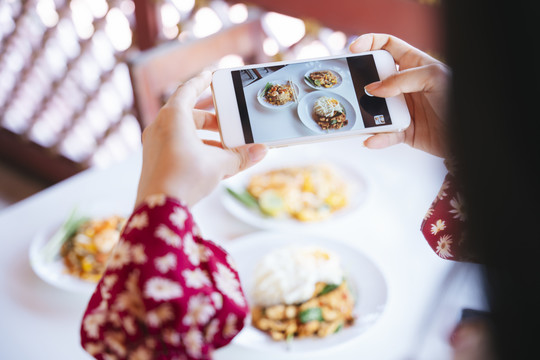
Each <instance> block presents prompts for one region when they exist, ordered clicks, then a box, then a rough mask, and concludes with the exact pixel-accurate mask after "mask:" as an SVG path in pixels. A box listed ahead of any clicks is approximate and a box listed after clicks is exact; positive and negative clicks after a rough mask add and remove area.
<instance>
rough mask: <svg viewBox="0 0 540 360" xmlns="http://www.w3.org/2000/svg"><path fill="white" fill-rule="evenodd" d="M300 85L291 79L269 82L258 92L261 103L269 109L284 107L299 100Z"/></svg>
mask: <svg viewBox="0 0 540 360" xmlns="http://www.w3.org/2000/svg"><path fill="white" fill-rule="evenodd" d="M298 94H299V89H298V85H296V84H295V83H293V82H292V81H290V80H275V81H269V82H267V83H266V84H265V85H264V87H262V88H261V89H260V90H259V91H258V92H257V100H258V101H259V103H260V104H261V105H262V106H264V107H266V108H269V109H284V108H286V107H289V106H291V105H292V104H295V103H297V102H298Z"/></svg>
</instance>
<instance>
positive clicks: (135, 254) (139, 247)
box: [131, 244, 148, 265]
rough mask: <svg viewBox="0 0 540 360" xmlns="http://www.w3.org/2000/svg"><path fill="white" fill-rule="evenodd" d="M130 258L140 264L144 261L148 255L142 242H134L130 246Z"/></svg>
mask: <svg viewBox="0 0 540 360" xmlns="http://www.w3.org/2000/svg"><path fill="white" fill-rule="evenodd" d="M131 259H132V261H133V263H135V264H139V265H142V264H144V263H146V261H147V260H148V257H147V256H146V252H145V249H144V245H143V244H136V245H133V246H132V247H131Z"/></svg>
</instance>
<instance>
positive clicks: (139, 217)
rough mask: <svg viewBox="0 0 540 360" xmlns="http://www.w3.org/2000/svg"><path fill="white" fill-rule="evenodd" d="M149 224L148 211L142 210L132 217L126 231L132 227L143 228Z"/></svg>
mask: <svg viewBox="0 0 540 360" xmlns="http://www.w3.org/2000/svg"><path fill="white" fill-rule="evenodd" d="M147 226H148V214H147V213H146V212H142V213H140V214H135V215H133V216H132V217H131V220H130V221H129V223H128V224H127V226H126V231H131V230H132V229H137V230H142V229H144V228H145V227H147Z"/></svg>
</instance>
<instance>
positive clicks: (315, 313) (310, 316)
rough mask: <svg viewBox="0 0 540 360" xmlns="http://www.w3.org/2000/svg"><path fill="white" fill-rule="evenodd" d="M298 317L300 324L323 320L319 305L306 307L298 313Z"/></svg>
mask: <svg viewBox="0 0 540 360" xmlns="http://www.w3.org/2000/svg"><path fill="white" fill-rule="evenodd" d="M298 319H299V320H300V322H301V323H302V324H305V323H308V322H310V321H323V316H322V310H321V308H319V307H313V308H309V309H306V310H304V311H302V312H300V314H299V315H298Z"/></svg>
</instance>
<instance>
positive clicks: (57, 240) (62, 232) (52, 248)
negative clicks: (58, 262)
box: [41, 209, 88, 262]
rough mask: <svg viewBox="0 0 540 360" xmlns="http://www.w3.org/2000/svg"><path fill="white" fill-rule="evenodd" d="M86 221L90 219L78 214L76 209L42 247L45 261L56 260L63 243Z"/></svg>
mask: <svg viewBox="0 0 540 360" xmlns="http://www.w3.org/2000/svg"><path fill="white" fill-rule="evenodd" d="M85 221H88V218H87V217H83V216H80V215H77V211H76V209H75V210H73V211H72V212H71V214H70V215H69V217H68V218H67V220H66V221H65V222H64V223H63V224H62V226H61V227H60V229H58V231H56V232H55V233H54V235H53V236H52V237H51V239H50V240H49V241H48V242H47V244H45V246H44V247H43V248H42V249H41V254H42V255H43V258H44V259H45V261H47V262H50V261H52V260H54V258H55V257H56V256H58V255H59V254H60V249H61V248H62V245H64V243H65V242H66V241H67V240H68V239H69V238H70V237H71V236H73V234H75V232H76V231H77V229H78V228H79V227H80V226H81V225H82V224H83V223H84V222H85Z"/></svg>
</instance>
